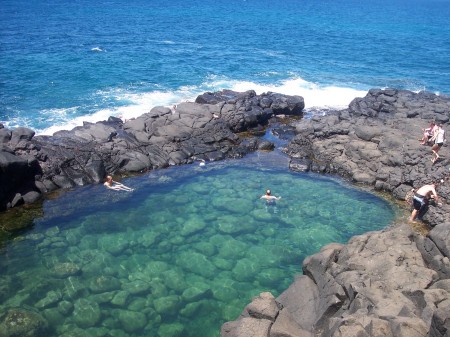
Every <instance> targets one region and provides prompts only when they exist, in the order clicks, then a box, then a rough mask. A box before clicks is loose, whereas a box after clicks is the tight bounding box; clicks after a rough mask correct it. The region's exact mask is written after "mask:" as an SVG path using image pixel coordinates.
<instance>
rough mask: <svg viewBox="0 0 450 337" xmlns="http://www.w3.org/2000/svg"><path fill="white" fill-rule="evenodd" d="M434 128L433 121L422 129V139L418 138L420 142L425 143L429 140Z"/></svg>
mask: <svg viewBox="0 0 450 337" xmlns="http://www.w3.org/2000/svg"><path fill="white" fill-rule="evenodd" d="M435 128H436V124H435V123H434V122H431V123H430V126H429V127H428V128H426V129H422V131H423V136H422V139H419V140H420V144H422V145H425V144H427V143H428V142H429V141H430V140H431V138H432V137H433V135H434V130H435Z"/></svg>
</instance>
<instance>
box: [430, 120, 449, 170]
mask: <svg viewBox="0 0 450 337" xmlns="http://www.w3.org/2000/svg"><path fill="white" fill-rule="evenodd" d="M437 126H438V127H437V128H436V130H435V131H434V135H433V138H431V140H434V144H433V146H432V147H431V151H432V152H433V159H431V161H432V162H433V164H434V163H435V162H436V161H437V160H438V159H439V154H438V152H439V150H440V149H441V147H442V145H444V142H445V141H446V138H445V130H444V129H443V128H442V124H441V123H438V124H437Z"/></svg>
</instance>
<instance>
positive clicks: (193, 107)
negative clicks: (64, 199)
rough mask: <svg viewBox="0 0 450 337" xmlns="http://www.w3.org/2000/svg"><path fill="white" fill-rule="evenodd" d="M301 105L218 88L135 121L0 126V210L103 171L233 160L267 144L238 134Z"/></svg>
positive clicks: (298, 100) (95, 179)
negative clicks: (38, 131) (42, 131)
mask: <svg viewBox="0 0 450 337" xmlns="http://www.w3.org/2000/svg"><path fill="white" fill-rule="evenodd" d="M304 106H305V104H304V101H303V98H302V97H299V96H285V95H280V94H276V93H271V92H269V93H265V94H262V95H256V93H255V92H254V91H247V92H244V93H237V92H233V91H229V90H224V91H222V92H218V93H205V94H203V95H200V96H199V97H198V98H197V99H196V102H195V103H192V102H185V103H181V104H179V105H178V106H177V107H176V109H175V110H171V109H169V108H166V107H154V108H153V109H151V110H150V112H148V113H145V114H143V115H142V116H140V117H138V118H136V119H131V120H128V121H125V122H123V121H122V120H121V119H119V118H115V117H110V118H109V120H108V121H102V122H97V123H84V125H83V126H79V127H76V128H74V129H73V130H70V131H59V132H56V133H54V134H53V136H35V132H34V131H33V130H30V129H28V128H17V129H14V130H9V129H7V128H1V127H0V210H5V209H8V208H11V207H15V206H18V205H21V204H24V203H32V202H34V201H36V200H38V199H39V198H40V197H41V196H42V195H43V194H45V193H47V192H51V191H55V190H58V189H67V188H71V187H74V186H83V185H86V184H92V183H100V182H102V181H104V178H105V176H106V175H107V174H118V173H121V174H122V173H125V174H126V173H133V172H145V171H148V170H152V169H158V168H164V167H167V166H169V165H181V164H187V163H192V162H193V161H195V160H206V161H215V160H220V159H224V158H239V157H242V156H244V155H245V154H247V153H249V152H250V151H255V150H256V149H259V148H262V149H265V148H270V145H268V144H266V142H261V141H259V140H258V139H257V138H256V137H253V138H243V137H240V136H239V135H238V133H239V132H243V131H248V130H250V129H252V128H262V127H263V126H264V125H266V124H267V122H268V120H269V119H270V118H271V117H273V116H275V115H296V116H300V115H302V111H303V108H304Z"/></svg>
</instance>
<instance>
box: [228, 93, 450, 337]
mask: <svg viewBox="0 0 450 337" xmlns="http://www.w3.org/2000/svg"><path fill="white" fill-rule="evenodd" d="M432 120H434V121H437V122H441V123H443V127H444V129H446V130H447V129H448V125H449V120H450V98H449V97H446V96H437V95H434V94H430V93H425V92H421V93H413V92H409V91H402V90H394V89H387V90H378V89H373V90H370V91H369V92H368V94H367V95H366V97H364V98H356V99H355V100H353V101H352V102H351V103H350V105H349V107H348V109H345V110H342V111H335V112H333V113H330V114H328V115H327V116H321V117H314V116H313V117H312V118H310V119H302V120H300V121H297V122H294V124H293V125H292V126H293V127H294V128H295V133H296V135H295V137H294V138H293V139H292V141H291V142H290V143H289V145H288V146H287V147H286V149H285V152H286V153H287V154H288V155H289V156H290V157H291V160H290V168H291V169H292V170H298V171H310V170H311V171H315V172H325V173H331V174H337V175H340V176H342V177H346V178H348V179H350V180H352V181H353V182H355V183H361V184H366V185H371V186H373V187H374V188H375V189H377V190H380V191H387V192H389V193H391V194H392V195H393V196H394V197H396V198H397V199H400V200H404V199H405V197H406V194H407V193H408V192H409V191H411V190H412V189H413V188H418V187H420V186H422V185H424V184H429V183H431V182H436V181H439V185H438V188H437V192H438V195H439V197H440V200H439V203H438V204H430V207H429V208H428V209H427V211H426V213H425V214H422V215H421V216H422V220H423V221H424V222H425V223H427V224H428V225H430V228H432V229H431V231H430V232H429V233H428V234H427V235H426V236H424V235H422V234H418V233H415V232H414V231H413V230H412V227H411V225H410V224H399V225H395V226H393V227H392V228H388V229H386V230H383V231H378V232H370V233H367V234H364V235H361V236H355V237H353V238H352V239H351V240H350V241H349V242H348V243H347V244H346V245H342V244H337V243H332V244H329V245H327V246H325V247H323V248H322V249H321V251H320V252H319V253H317V254H315V255H312V256H310V257H308V258H306V259H305V261H304V262H303V268H302V269H303V275H302V276H299V277H297V278H296V279H295V281H294V282H293V283H292V284H291V286H290V287H289V288H288V289H287V290H285V291H284V292H283V293H282V294H281V295H280V296H279V297H277V298H274V296H273V295H272V294H270V293H262V294H261V295H260V296H259V297H257V298H255V299H254V300H253V302H252V303H251V304H249V305H248V306H247V307H246V308H245V309H244V310H243V312H242V314H241V315H240V316H239V317H238V318H237V319H236V320H235V321H231V322H227V323H225V324H224V325H223V326H222V330H221V337H244V336H246V337H247V336H264V337H313V336H323V337H352V336H355V337H356V336H358V337H364V336H367V337H369V336H383V337H449V336H450V261H449V257H450V217H449V206H448V203H449V200H450V199H449V198H450V181H449V180H448V177H449V164H450V161H449V159H450V157H449V155H450V151H449V147H448V145H444V146H443V147H442V148H441V150H440V152H439V154H440V155H441V159H440V160H438V161H437V162H436V163H434V164H433V163H432V162H431V159H432V152H431V147H430V146H428V145H421V144H420V142H419V140H418V139H419V138H421V137H422V129H423V128H426V127H428V125H429V123H430V121H432ZM447 131H448V130H447ZM441 180H444V182H443V183H441V182H440V181H441Z"/></svg>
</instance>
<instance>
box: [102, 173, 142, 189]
mask: <svg viewBox="0 0 450 337" xmlns="http://www.w3.org/2000/svg"><path fill="white" fill-rule="evenodd" d="M103 185H105V186H106V187H108V188H109V189H112V190H116V191H128V192H131V191H134V189H133V188H130V187H128V186H125V185H124V184H122V183H119V182H118V181H114V180H113V178H112V176H107V177H106V181H105V183H104V184H103Z"/></svg>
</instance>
